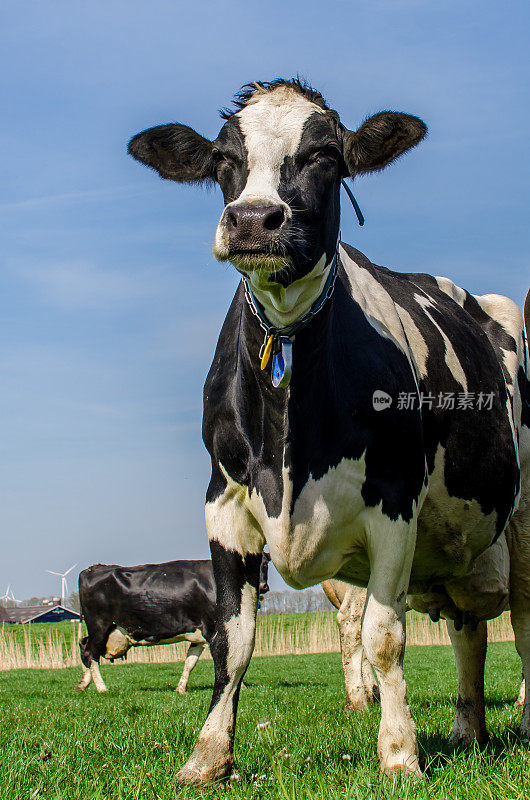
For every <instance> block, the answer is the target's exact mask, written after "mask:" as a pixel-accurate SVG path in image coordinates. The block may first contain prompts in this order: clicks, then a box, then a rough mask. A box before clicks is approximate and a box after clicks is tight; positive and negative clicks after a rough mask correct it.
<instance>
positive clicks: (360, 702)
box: [344, 691, 374, 714]
mask: <svg viewBox="0 0 530 800" xmlns="http://www.w3.org/2000/svg"><path fill="white" fill-rule="evenodd" d="M373 704H374V696H373V694H371V693H370V692H367V691H359V692H356V693H355V694H353V695H350V696H349V697H347V702H346V705H345V706H344V713H345V714H358V713H359V712H360V711H368V709H369V708H371V707H372V706H373Z"/></svg>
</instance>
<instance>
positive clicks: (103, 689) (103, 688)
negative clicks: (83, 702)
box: [97, 686, 108, 694]
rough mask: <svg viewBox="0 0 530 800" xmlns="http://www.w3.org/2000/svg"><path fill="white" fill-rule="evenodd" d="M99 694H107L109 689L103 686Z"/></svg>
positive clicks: (99, 688)
mask: <svg viewBox="0 0 530 800" xmlns="http://www.w3.org/2000/svg"><path fill="white" fill-rule="evenodd" d="M97 692H98V694H105V692H108V689H107V687H106V686H101V687H98V689H97Z"/></svg>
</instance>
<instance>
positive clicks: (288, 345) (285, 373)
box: [271, 338, 293, 389]
mask: <svg viewBox="0 0 530 800" xmlns="http://www.w3.org/2000/svg"><path fill="white" fill-rule="evenodd" d="M279 345H280V347H279V350H278V351H277V352H276V353H273V356H272V369H271V381H272V385H273V386H274V388H275V389H278V388H279V387H283V386H289V384H290V382H291V374H292V371H293V343H292V342H291V340H290V339H284V338H280V340H279Z"/></svg>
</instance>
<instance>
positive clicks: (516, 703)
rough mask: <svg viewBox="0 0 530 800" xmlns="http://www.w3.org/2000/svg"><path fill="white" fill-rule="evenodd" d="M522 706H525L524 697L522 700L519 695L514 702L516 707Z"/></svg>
mask: <svg viewBox="0 0 530 800" xmlns="http://www.w3.org/2000/svg"><path fill="white" fill-rule="evenodd" d="M521 706H524V697H523V699H522V700H521V698H520V697H518V698H517V700H516V701H515V703H514V704H513V707H514V708H521Z"/></svg>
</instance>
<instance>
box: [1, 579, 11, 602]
mask: <svg viewBox="0 0 530 800" xmlns="http://www.w3.org/2000/svg"><path fill="white" fill-rule="evenodd" d="M10 591H11V584H10V583H8V584H7V589H6V590H5V592H4V594H3V595H2V596H1V597H0V601H2V600H3V601H4V602H6V603H8V602H9V600H11V596H10V594H9V592H10Z"/></svg>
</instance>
